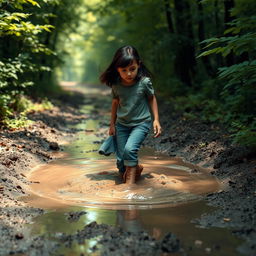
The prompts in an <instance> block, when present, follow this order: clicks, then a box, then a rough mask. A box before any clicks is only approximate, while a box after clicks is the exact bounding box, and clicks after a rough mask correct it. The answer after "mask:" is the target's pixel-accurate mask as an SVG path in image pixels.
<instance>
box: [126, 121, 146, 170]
mask: <svg viewBox="0 0 256 256" xmlns="http://www.w3.org/2000/svg"><path fill="white" fill-rule="evenodd" d="M150 128H151V122H145V123H143V124H141V125H138V126H135V127H133V128H132V131H131V133H130V136H129V138H128V140H127V142H126V144H125V147H124V155H123V159H124V165H125V166H129V167H136V166H137V165H138V151H139V148H140V146H141V144H142V142H143V141H144V140H145V138H146V136H147V135H148V133H149V131H150Z"/></svg>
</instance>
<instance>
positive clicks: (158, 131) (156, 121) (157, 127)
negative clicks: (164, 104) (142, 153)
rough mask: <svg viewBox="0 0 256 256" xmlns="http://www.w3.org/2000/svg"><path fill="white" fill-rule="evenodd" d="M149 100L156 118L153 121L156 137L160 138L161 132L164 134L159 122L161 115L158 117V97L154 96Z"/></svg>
mask: <svg viewBox="0 0 256 256" xmlns="http://www.w3.org/2000/svg"><path fill="white" fill-rule="evenodd" d="M148 100H149V105H150V107H151V111H152V114H153V117H154V121H153V128H154V137H155V138H156V137H159V136H160V134H161V132H162V128H161V125H160V122H159V115H158V106H157V100H156V96H155V95H152V96H150V97H149V98H148Z"/></svg>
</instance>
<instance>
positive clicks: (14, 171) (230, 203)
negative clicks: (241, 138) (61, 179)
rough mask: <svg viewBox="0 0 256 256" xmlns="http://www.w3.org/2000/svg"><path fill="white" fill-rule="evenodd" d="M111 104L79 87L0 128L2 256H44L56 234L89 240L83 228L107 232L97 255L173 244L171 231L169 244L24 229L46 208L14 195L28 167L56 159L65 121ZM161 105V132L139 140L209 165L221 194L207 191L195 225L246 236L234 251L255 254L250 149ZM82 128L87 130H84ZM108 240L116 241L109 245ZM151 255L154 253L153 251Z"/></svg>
mask: <svg viewBox="0 0 256 256" xmlns="http://www.w3.org/2000/svg"><path fill="white" fill-rule="evenodd" d="M106 98H107V97H106ZM84 103H86V104H87V106H88V107H89V105H90V104H94V105H95V106H96V107H98V109H99V110H98V111H94V112H93V113H92V114H91V115H90V116H86V115H84V114H83V113H81V112H79V111H78V109H79V107H80V106H82V105H84ZM109 104H110V102H109V100H105V99H102V98H98V97H97V96H94V97H92V96H90V97H87V98H86V96H83V95H81V94H80V93H78V92H76V93H73V94H66V95H62V96H61V97H60V98H59V99H57V100H56V99H55V104H54V105H55V107H54V109H53V110H50V111H49V110H48V111H43V112H37V113H30V118H31V119H32V120H34V124H33V125H31V126H30V127H27V128H23V129H19V130H12V131H10V130H0V137H1V141H0V175H1V176H0V177H1V179H0V200H1V208H0V255H13V254H16V255H22V254H23V255H24V254H26V255H50V253H51V252H53V250H54V249H56V248H57V247H59V246H60V243H59V242H58V241H57V240H58V239H62V241H63V242H64V243H65V244H66V243H67V244H68V243H70V241H73V240H74V239H75V240H77V241H79V239H80V238H81V239H87V236H86V235H84V234H83V232H89V231H88V230H90V232H91V233H92V236H94V237H95V236H97V235H98V232H99V230H100V232H101V233H104V232H105V233H104V234H106V235H103V236H102V238H101V239H103V240H100V242H99V244H102V245H103V247H104V248H105V249H104V250H105V251H104V253H103V251H102V255H143V254H139V252H140V249H139V248H143V250H144V251H146V252H147V254H148V255H157V253H162V252H163V250H165V249H163V248H165V247H166V246H165V245H164V246H163V244H167V245H168V246H167V248H172V246H170V247H169V243H170V244H172V242H170V241H169V239H170V237H171V238H172V235H169V237H168V239H167V238H166V241H167V242H165V243H164V242H163V240H161V241H156V240H154V238H153V237H152V236H150V235H148V234H146V233H143V234H140V235H139V236H138V235H135V234H131V233H127V232H126V231H124V230H122V229H117V228H113V227H112V226H108V225H107V226H106V225H105V226H101V225H100V224H96V223H92V224H90V225H91V226H90V228H89V229H88V227H87V229H84V230H87V231H83V230H80V231H78V232H77V233H76V234H75V235H71V236H70V235H67V234H59V236H58V234H56V236H57V238H58V239H57V240H55V241H50V240H48V238H47V237H44V236H34V235H31V234H30V233H27V232H26V228H25V226H26V224H28V223H31V222H32V221H33V218H34V217H35V216H38V215H40V214H42V213H43V212H44V211H43V210H42V209H39V208H32V207H29V206H28V205H27V204H26V203H25V202H23V201H20V200H18V198H19V197H20V196H23V195H27V193H28V192H27V191H28V190H27V188H28V186H29V185H31V181H28V179H27V174H28V172H29V171H30V170H31V168H33V167H35V166H38V165H40V164H44V163H47V162H50V161H51V160H53V159H55V158H57V157H58V153H57V154H56V150H59V153H61V150H62V144H64V143H66V142H67V140H68V139H72V136H73V134H74V133H75V132H77V131H78V129H75V128H67V127H69V126H70V124H77V123H79V122H81V120H83V119H87V118H92V119H93V118H94V117H95V116H98V115H102V114H103V115H105V114H106V112H104V111H103V110H106V109H108V108H109V106H110V105H109ZM159 105H160V107H159V108H160V117H161V123H162V126H163V129H164V134H163V135H162V136H161V137H160V138H157V139H153V138H152V137H151V136H149V137H148V139H147V140H146V141H145V143H144V144H145V145H147V146H150V147H152V148H154V149H155V150H157V151H158V152H161V153H164V154H166V155H169V156H179V157H183V158H184V159H185V160H186V161H189V162H191V163H194V164H197V165H199V166H201V167H207V168H209V169H212V171H211V174H212V175H214V176H216V177H217V178H219V179H220V180H221V182H222V184H223V189H222V191H219V192H217V193H215V192H210V193H209V194H208V195H207V196H206V197H205V198H206V200H207V201H208V203H209V204H210V205H214V206H217V207H218V208H217V210H216V211H214V212H212V213H210V214H207V215H202V216H201V218H199V219H195V220H194V222H195V223H197V225H200V226H201V227H226V228H228V229H231V230H232V232H233V233H234V234H235V235H236V236H238V237H241V238H243V239H244V243H243V244H242V245H241V246H240V247H239V248H237V250H238V251H239V252H241V253H242V254H244V255H250V256H254V255H256V228H255V227H256V221H255V218H256V191H255V187H256V186H255V185H256V175H255V164H256V159H255V155H254V154H253V153H254V151H253V150H252V149H250V148H246V147H239V146H237V145H232V144H231V142H230V140H229V139H228V136H227V135H228V134H227V132H226V130H225V128H223V127H221V126H219V125H217V124H211V123H204V122H202V121H191V120H185V119H184V118H183V117H182V115H181V113H174V111H173V108H172V105H170V104H167V103H166V102H164V101H162V102H160V104H159ZM166 113H169V114H168V115H167V114H166ZM101 127H102V131H101V132H100V133H99V134H98V136H99V137H100V141H101V140H102V137H104V136H106V129H107V123H105V122H102V123H101ZM87 132H93V131H91V130H90V128H88V130H87ZM32 182H34V185H35V184H38V181H37V180H34V181H32ZM70 216H74V217H70V220H72V218H74V220H76V219H78V218H79V213H70ZM67 218H69V217H68V216H67ZM103 230H106V231H103ZM170 232H171V231H170ZM118 235H120V237H119V238H118V237H117V236H118ZM107 236H111V237H112V238H113V237H114V240H109V238H108V237H107ZM115 239H116V240H115ZM176 239H178V238H176V237H175V239H174V241H177V240H176ZM195 240H196V238H195ZM68 241H69V242H68ZM113 241H115V242H113ZM171 241H172V239H171ZM121 242H122V243H121ZM199 242H200V241H199ZM111 243H113V245H115V246H114V248H113V247H112V246H111ZM125 243H126V244H125ZM131 244H133V245H136V246H135V248H136V250H135V251H132V252H131V251H129V253H130V254H129V253H128V254H122V253H125V252H124V251H122V250H123V249H122V248H123V247H124V246H126V248H129V246H130V245H131ZM176 244H177V243H176ZM175 248H179V250H180V253H182V254H184V255H189V252H184V251H182V248H181V247H180V246H176V247H175ZM96 249H97V248H95V250H96ZM99 250H100V249H99ZM129 250H130V248H129ZM167 250H169V249H167ZM170 250H171V249H170ZM175 250H176V249H175ZM177 250H178V249H177ZM113 252H114V253H116V254H113ZM127 252H128V251H127ZM137 252H138V253H137ZM153 252H154V253H155V254H152V253H153ZM156 252H157V253H156ZM144 255H145V254H144ZM172 255H175V254H172ZM216 255H217V254H216Z"/></svg>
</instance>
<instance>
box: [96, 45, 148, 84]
mask: <svg viewBox="0 0 256 256" xmlns="http://www.w3.org/2000/svg"><path fill="white" fill-rule="evenodd" d="M133 60H136V62H137V63H138V64H139V65H140V66H139V69H138V74H137V77H136V80H137V81H139V80H140V79H141V78H142V77H152V74H151V72H150V71H149V70H148V69H147V68H146V66H145V65H144V64H143V62H142V61H141V59H140V56H139V54H138V51H137V50H136V49H135V48H134V47H133V46H130V45H126V46H123V47H120V48H119V49H118V50H117V51H116V53H115V55H114V57H113V60H112V62H111V63H110V65H109V67H108V68H107V69H106V70H105V71H104V72H103V73H102V74H101V75H100V81H101V82H102V83H103V84H106V85H107V86H110V87H111V86H112V85H113V84H117V83H118V82H119V78H120V76H119V73H118V72H117V68H119V67H121V68H124V67H127V66H128V65H130V64H131V63H132V62H133Z"/></svg>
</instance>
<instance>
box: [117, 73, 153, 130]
mask: <svg viewBox="0 0 256 256" xmlns="http://www.w3.org/2000/svg"><path fill="white" fill-rule="evenodd" d="M152 95H154V89H153V87H152V82H151V80H150V78H148V77H143V78H141V79H140V80H139V81H138V82H136V83H135V84H133V85H129V86H127V85H122V84H121V83H118V84H116V85H112V96H113V98H119V105H118V108H117V122H118V123H120V124H122V125H125V126H135V125H139V124H141V123H143V122H145V121H151V111H150V106H149V102H148V97H149V96H152Z"/></svg>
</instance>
